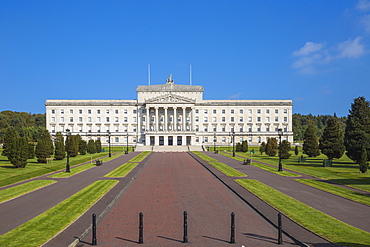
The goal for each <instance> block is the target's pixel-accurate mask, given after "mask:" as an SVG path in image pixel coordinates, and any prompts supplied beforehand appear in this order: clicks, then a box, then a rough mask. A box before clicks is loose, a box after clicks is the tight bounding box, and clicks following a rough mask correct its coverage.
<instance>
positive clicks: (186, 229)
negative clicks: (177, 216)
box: [183, 211, 189, 243]
mask: <svg viewBox="0 0 370 247" xmlns="http://www.w3.org/2000/svg"><path fill="white" fill-rule="evenodd" d="M183 243H189V240H188V213H187V212H186V211H184V241H183Z"/></svg>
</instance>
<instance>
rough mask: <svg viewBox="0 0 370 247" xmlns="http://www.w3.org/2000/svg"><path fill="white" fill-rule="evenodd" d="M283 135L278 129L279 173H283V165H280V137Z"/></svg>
mask: <svg viewBox="0 0 370 247" xmlns="http://www.w3.org/2000/svg"><path fill="white" fill-rule="evenodd" d="M282 135H283V130H282V129H278V136H279V170H278V171H279V172H282V171H283V164H281V136H282Z"/></svg>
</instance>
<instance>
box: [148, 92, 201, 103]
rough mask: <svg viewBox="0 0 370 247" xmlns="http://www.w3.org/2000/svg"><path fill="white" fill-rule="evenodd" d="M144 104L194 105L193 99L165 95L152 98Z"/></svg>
mask: <svg viewBox="0 0 370 247" xmlns="http://www.w3.org/2000/svg"><path fill="white" fill-rule="evenodd" d="M145 102H146V103H195V99H191V98H187V97H183V96H180V95H176V94H165V95H161V96H157V97H154V98H149V99H145Z"/></svg>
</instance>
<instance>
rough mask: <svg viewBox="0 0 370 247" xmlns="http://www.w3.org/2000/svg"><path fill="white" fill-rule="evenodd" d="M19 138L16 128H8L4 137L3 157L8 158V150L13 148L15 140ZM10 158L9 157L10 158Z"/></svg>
mask: <svg viewBox="0 0 370 247" xmlns="http://www.w3.org/2000/svg"><path fill="white" fill-rule="evenodd" d="M16 137H18V134H17V132H16V131H15V128H14V127H8V128H7V129H6V132H5V135H4V145H3V152H2V155H3V156H8V150H9V149H10V147H11V146H12V143H13V140H14V139H15V138H16ZM8 158H9V157H8Z"/></svg>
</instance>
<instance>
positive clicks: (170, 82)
mask: <svg viewBox="0 0 370 247" xmlns="http://www.w3.org/2000/svg"><path fill="white" fill-rule="evenodd" d="M166 83H167V84H173V80H172V74H170V75H169V76H168V79H167V80H166Z"/></svg>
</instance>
